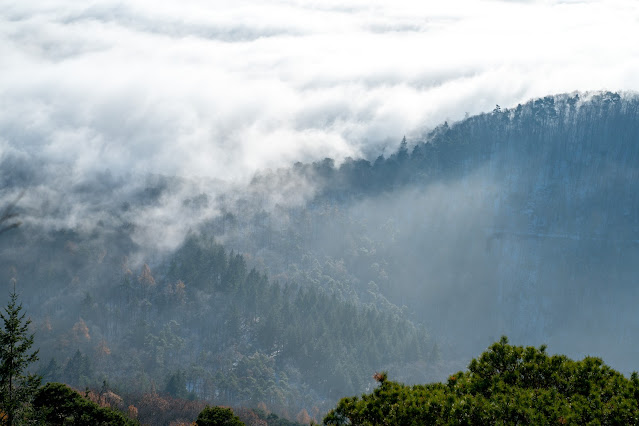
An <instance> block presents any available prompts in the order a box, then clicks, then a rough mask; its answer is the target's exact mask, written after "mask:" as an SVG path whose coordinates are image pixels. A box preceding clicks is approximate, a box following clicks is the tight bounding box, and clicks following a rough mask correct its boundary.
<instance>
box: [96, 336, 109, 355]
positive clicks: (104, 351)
mask: <svg viewBox="0 0 639 426" xmlns="http://www.w3.org/2000/svg"><path fill="white" fill-rule="evenodd" d="M107 355H111V349H109V347H108V346H107V344H106V340H104V339H102V340H100V343H99V344H98V356H107Z"/></svg>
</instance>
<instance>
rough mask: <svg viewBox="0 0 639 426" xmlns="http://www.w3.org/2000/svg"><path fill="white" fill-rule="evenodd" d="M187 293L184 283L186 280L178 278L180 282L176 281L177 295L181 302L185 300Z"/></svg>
mask: <svg viewBox="0 0 639 426" xmlns="http://www.w3.org/2000/svg"><path fill="white" fill-rule="evenodd" d="M185 294H186V285H185V284H184V282H182V280H178V282H177V283H175V295H176V296H177V298H178V300H179V301H180V302H183V301H184V295H185Z"/></svg>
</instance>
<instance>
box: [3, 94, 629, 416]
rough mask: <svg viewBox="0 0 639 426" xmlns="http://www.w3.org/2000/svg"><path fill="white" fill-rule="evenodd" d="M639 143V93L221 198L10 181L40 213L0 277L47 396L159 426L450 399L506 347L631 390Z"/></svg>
mask: <svg viewBox="0 0 639 426" xmlns="http://www.w3.org/2000/svg"><path fill="white" fill-rule="evenodd" d="M638 137H639V99H638V98H637V97H636V96H635V95H633V94H616V93H592V94H587V93H586V94H584V93H580V94H566V95H558V96H552V97H546V98H542V99H537V100H534V101H531V102H529V103H526V104H523V105H519V106H517V107H516V108H511V109H502V108H499V107H496V108H495V110H494V111H492V112H489V113H486V114H481V115H478V116H474V117H469V118H467V119H465V120H462V121H460V122H458V123H450V124H448V123H445V124H443V125H441V126H439V127H437V128H436V129H434V130H432V131H431V132H429V133H428V134H426V135H423V136H422V137H419V138H412V139H409V140H406V139H404V140H403V141H402V142H401V143H400V144H399V147H398V148H397V150H395V151H394V152H393V153H392V154H391V155H389V156H388V157H383V156H380V157H379V158H377V159H375V160H366V159H346V160H345V161H343V162H341V163H336V162H335V161H334V160H332V159H325V160H323V161H319V162H315V163H297V164H295V165H293V166H291V167H290V168H286V169H280V170H274V171H264V172H263V173H261V174H259V175H257V176H256V177H255V178H254V179H253V181H252V182H251V183H250V184H249V185H248V187H246V188H238V187H224V190H222V191H221V192H220V191H215V190H214V189H213V186H211V187H210V188H211V191H210V192H207V190H206V189H202V188H207V186H206V185H204V184H202V185H194V184H193V183H192V182H189V181H188V180H186V179H183V178H179V177H170V176H150V177H146V178H145V179H141V180H136V179H137V178H138V177H129V178H130V179H131V181H135V182H129V181H127V179H126V178H116V177H113V176H112V175H109V174H100V175H97V177H95V179H94V180H91V181H87V182H82V183H79V184H78V185H77V186H74V187H71V188H49V187H47V186H46V179H44V178H43V177H42V176H41V175H39V174H38V172H37V171H34V170H30V169H29V167H30V166H29V165H28V164H23V163H16V165H14V166H13V168H11V169H10V168H6V167H3V170H2V172H1V173H0V180H1V181H2V183H3V184H4V186H5V187H6V188H10V189H11V192H12V193H20V192H21V191H24V193H25V194H27V195H26V197H28V196H29V193H30V191H31V192H32V193H36V194H39V195H38V196H45V198H44V199H43V201H42V202H41V203H40V204H39V205H37V206H36V207H34V205H33V203H31V204H27V203H24V204H25V205H26V206H27V207H21V205H20V203H18V205H17V210H16V211H17V213H18V216H19V218H20V220H22V221H23V222H24V223H23V224H22V226H20V227H18V228H17V229H12V230H11V231H10V232H7V233H5V234H3V235H2V238H1V239H0V253H1V257H0V277H2V280H3V281H4V282H6V283H15V284H16V288H17V290H18V293H19V294H20V297H21V300H22V302H23V304H24V308H25V310H26V311H27V312H28V313H29V315H30V317H31V318H32V320H33V322H32V329H33V331H34V332H35V335H36V345H37V346H38V347H39V349H40V353H39V357H40V361H39V363H38V364H37V365H36V366H35V367H36V369H37V371H38V372H39V373H40V374H42V375H43V377H44V380H45V381H49V382H63V383H66V384H68V385H71V386H72V387H74V388H76V389H78V390H82V389H84V388H85V387H89V388H91V389H93V390H95V391H99V390H100V389H103V390H104V392H106V391H112V392H114V393H115V394H117V395H118V396H119V397H121V398H124V399H123V401H126V402H120V403H118V404H120V406H119V408H120V409H123V410H125V411H126V410H127V407H128V406H129V405H132V406H134V407H135V408H136V410H137V412H138V416H139V419H140V420H141V421H143V419H144V418H147V419H153V420H152V421H151V422H152V423H154V424H155V423H165V424H169V423H170V422H171V421H192V420H193V419H194V418H195V416H196V415H197V413H199V412H200V411H201V410H202V408H203V404H204V401H206V402H208V403H211V404H215V405H227V406H233V407H236V408H237V407H246V409H247V410H248V411H247V412H246V413H245V414H246V416H248V417H251V416H252V418H254V419H256V420H255V421H258V420H259V421H264V422H267V423H268V421H267V417H268V413H269V412H270V411H272V412H273V413H276V414H277V415H279V416H280V417H279V418H278V417H277V416H276V415H275V414H272V415H271V417H270V423H269V424H277V423H276V422H284V421H286V420H283V418H286V419H290V420H299V421H301V422H304V421H308V420H310V419H311V418H314V419H315V420H321V418H322V416H323V414H325V413H326V412H327V411H328V410H329V409H330V408H332V407H334V405H335V403H336V402H337V401H338V399H339V398H342V397H344V396H345V395H353V394H359V393H361V392H369V391H370V390H371V389H372V388H373V386H374V381H373V379H372V377H371V376H372V374H373V373H374V372H376V371H388V374H389V377H392V378H393V379H394V380H398V381H399V382H405V383H407V384H408V385H412V384H416V383H427V382H432V381H437V380H445V379H446V377H448V376H447V375H448V374H449V372H450V371H454V370H456V369H459V368H461V367H463V366H465V365H467V363H468V360H469V359H470V356H472V355H474V354H476V353H478V352H479V351H480V350H482V349H483V348H485V347H486V346H487V345H488V344H489V343H490V342H492V341H494V340H495V336H499V335H500V334H502V333H504V334H508V335H509V336H512V338H513V339H515V340H516V341H518V342H519V341H522V342H530V343H531V344H540V343H543V342H549V343H550V344H551V345H552V347H555V348H557V350H558V351H559V352H562V353H567V354H568V355H570V356H576V355H578V354H582V353H584V352H586V353H601V352H603V355H604V358H606V359H611V363H612V365H613V366H614V367H617V368H619V369H620V370H622V371H623V372H624V373H629V371H630V370H632V369H634V368H635V367H634V365H635V364H634V360H635V359H636V356H635V355H636V354H639V347H637V346H636V344H635V343H634V339H632V336H634V335H635V334H636V332H638V331H639V323H638V322H637V320H636V315H634V312H635V309H634V303H633V302H632V301H633V300H634V299H633V297H634V296H636V295H637V290H636V289H635V286H634V283H635V275H636V274H635V268H634V265H636V262H637V261H639V244H637V241H639V215H637V214H636V212H637V211H639V196H638V195H637V194H639V190H638V189H639V188H638V185H637V183H638V180H637V178H638V177H639V175H638V173H639V170H638V169H637V167H636V164H639V145H638V144H637V140H639V139H638ZM16 167H17V168H20V167H24V170H16ZM18 172H19V173H18ZM134 178H135V179H134ZM290 182H295V184H293V185H290V184H289V183H290ZM194 188H195V189H194ZM62 193H64V194H65V196H64V197H58V196H56V194H62ZM46 196H51V200H48V199H46ZM104 196H106V197H107V198H108V200H107V201H105V200H104V199H103V197H104ZM68 203H71V205H69V204H68ZM174 208H178V210H177V212H175V213H170V215H172V216H170V217H172V218H173V219H172V220H175V221H185V222H186V223H189V224H191V225H192V226H191V229H190V230H187V231H184V233H182V234H179V236H178V237H177V238H176V237H172V238H174V239H176V240H177V241H179V243H178V244H175V245H171V244H168V243H167V242H166V241H160V242H158V241H156V240H162V239H163V238H165V234H159V235H157V236H154V235H153V234H152V233H149V231H148V230H146V229H145V227H144V226H145V224H144V222H145V221H148V222H153V220H154V219H153V218H155V217H159V215H158V214H157V213H158V212H161V213H162V214H165V215H166V214H167V213H166V211H170V210H171V209H174ZM79 212H82V213H83V214H86V217H84V216H82V215H81V214H80V213H79ZM145 214H149V215H150V216H149V219H145V216H144V215H145ZM78 216H82V220H78ZM162 217H164V216H162ZM142 231H144V232H142ZM171 235H172V234H171ZM154 244H156V245H157V246H154ZM601 283H606V285H605V286H604V285H602V284H601ZM586 328H587V330H586ZM613 348H623V349H620V350H613ZM606 351H608V352H606ZM442 386H444V385H442ZM435 387H437V386H435ZM442 389H443V388H442ZM118 404H115V405H118ZM178 407H182V408H178ZM251 410H257V411H251ZM260 410H261V411H260ZM249 412H250V413H249ZM256 413H259V415H258V414H256ZM145 416H148V417H145ZM246 416H245V417H244V418H247V417H246ZM256 424H259V422H258V423H256Z"/></svg>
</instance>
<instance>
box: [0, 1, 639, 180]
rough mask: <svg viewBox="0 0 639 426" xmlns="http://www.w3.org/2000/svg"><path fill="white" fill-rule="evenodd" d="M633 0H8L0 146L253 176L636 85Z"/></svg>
mask: <svg viewBox="0 0 639 426" xmlns="http://www.w3.org/2000/svg"><path fill="white" fill-rule="evenodd" d="M636 19H637V11H636V8H635V7H634V4H633V2H632V1H615V2H613V3H610V2H601V1H592V2H559V1H557V2H555V1H530V2H504V1H481V2H475V1H465V0H459V1H454V2H445V3H444V2H440V3H435V4H429V5H428V7H426V6H424V5H421V4H419V3H414V2H410V1H403V2H399V3H397V2H395V3H394V4H393V6H392V7H390V6H388V5H385V4H383V3H379V2H376V3H375V2H374V3H370V2H358V1H351V2H347V3H345V4H344V3H343V2H340V3H339V4H337V3H332V2H328V3H327V2H323V3H322V5H321V6H319V5H314V4H307V3H304V2H280V1H272V2H266V3H264V2H258V3H255V2H251V1H242V2H215V4H212V3H210V2H201V1H195V0H194V1H187V2H180V3H179V4H176V3H173V2H169V1H164V2H160V3H158V2H148V1H134V2H128V3H127V4H126V5H124V4H120V3H117V2H112V1H96V2H90V3H83V4H81V5H80V4H75V3H73V2H65V1H49V2H35V3H34V2H30V3H24V2H21V3H17V2H12V1H4V2H2V13H0V23H1V27H2V30H1V31H0V52H1V55H2V57H3V61H2V63H1V64H0V72H1V73H2V75H3V78H2V79H1V81H0V94H1V99H2V101H1V103H0V117H1V118H0V150H1V151H0V156H1V157H2V159H4V161H5V162H11V163H15V162H16V161H22V162H25V161H26V162H28V163H29V164H33V165H36V164H38V165H39V166H38V168H40V169H41V168H42V167H44V168H45V170H40V173H41V174H42V175H44V176H47V179H50V178H51V176H52V175H53V177H54V178H55V177H57V175H59V174H64V175H65V176H69V177H72V178H74V179H80V180H81V179H84V178H85V177H86V176H90V175H91V174H92V173H96V172H98V173H104V172H107V171H109V172H110V173H112V174H113V175H114V176H116V177H121V176H125V175H126V174H127V173H134V174H141V175H144V174H147V173H153V174H164V175H176V176H182V177H207V178H215V179H220V180H224V181H228V180H233V181H235V180H243V181H244V182H246V181H248V180H250V178H251V176H252V175H253V174H254V173H255V172H256V171H259V170H262V169H265V168H279V167H285V166H288V165H289V164H290V163H292V162H295V161H303V162H309V161H315V160H320V159H322V158H325V157H329V158H333V159H335V160H336V161H337V163H338V164H339V163H340V162H341V161H342V160H343V159H344V158H346V157H349V156H350V157H353V158H357V157H364V158H369V159H370V158H375V157H376V156H378V155H379V154H380V153H384V152H386V153H390V152H392V151H394V149H395V148H396V146H397V144H398V141H399V139H401V137H402V135H407V136H408V137H409V138H410V137H417V136H418V135H420V134H422V133H423V132H424V131H426V130H428V129H431V128H433V127H435V126H436V125H439V124H440V123H442V122H443V121H445V120H449V121H455V120H459V119H461V118H463V117H464V116H465V115H466V114H470V115H472V114H476V113H479V112H483V111H490V110H492V108H493V107H494V106H495V104H500V105H501V106H503V107H508V106H514V105H516V104H517V103H521V102H524V101H527V100H529V99H531V98H534V97H539V96H545V95H547V94H549V93H560V92H571V91H573V90H587V89H591V90H601V89H609V90H620V89H632V88H636V87H637V86H638V84H637V83H639V82H638V81H637V78H638V77H637V75H639V73H637V70H638V69H637V67H638V66H639V63H638V62H637V60H636V58H637V57H638V56H639V55H637V53H638V52H637V49H638V47H637V46H636V44H635V43H633V42H632V37H628V34H632V33H633V32H634V28H635V27H636Z"/></svg>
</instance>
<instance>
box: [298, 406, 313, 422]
mask: <svg viewBox="0 0 639 426" xmlns="http://www.w3.org/2000/svg"><path fill="white" fill-rule="evenodd" d="M295 420H297V423H301V424H303V425H307V424H309V423H311V420H312V419H311V416H309V415H308V411H306V409H305V408H302V411H300V412H299V413H297V416H296V417H295Z"/></svg>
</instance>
